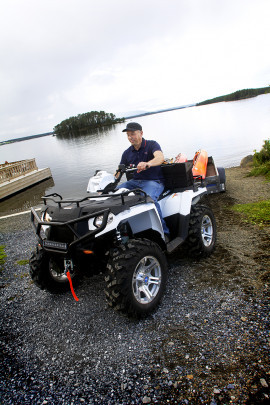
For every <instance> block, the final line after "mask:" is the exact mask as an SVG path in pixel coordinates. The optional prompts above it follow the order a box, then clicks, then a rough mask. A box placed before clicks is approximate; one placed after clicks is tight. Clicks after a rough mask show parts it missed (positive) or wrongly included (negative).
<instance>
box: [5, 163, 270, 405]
mask: <svg viewBox="0 0 270 405" xmlns="http://www.w3.org/2000/svg"><path fill="white" fill-rule="evenodd" d="M245 175H246V169H243V168H240V167H239V168H231V169H227V170H226V176H227V191H226V193H223V194H218V195H212V196H209V197H208V203H209V205H210V206H211V207H212V209H213V211H214V214H215V217H216V221H217V230H218V241H217V247H216V249H215V251H214V253H213V254H212V256H211V257H209V258H207V259H204V260H201V261H195V260H191V259H188V258H187V257H186V256H185V255H184V254H183V251H182V250H181V249H179V250H177V251H176V252H174V253H173V254H172V255H171V256H168V263H169V277H168V285H167V290H166V294H165V296H164V298H163V300H162V303H161V305H160V306H159V308H158V309H157V310H156V311H155V313H153V314H152V315H151V316H149V317H148V318H146V319H142V320H134V319H130V318H128V317H126V316H125V315H123V314H121V313H118V312H116V311H114V310H112V309H110V308H108V306H107V304H106V300H105V296H104V292H103V288H104V281H103V276H102V274H99V275H96V276H94V277H92V278H90V277H89V278H88V277H86V276H85V277H84V279H83V280H81V283H80V284H79V286H78V287H77V288H76V295H77V296H78V298H79V301H78V302H76V301H75V300H74V299H73V297H72V294H71V293H70V292H68V293H66V294H63V295H51V294H49V293H47V292H44V291H41V290H40V289H39V288H37V287H36V286H35V285H34V284H33V283H32V281H31V279H30V276H29V267H28V264H25V262H23V261H25V260H28V259H29V256H30V253H31V251H32V250H33V248H34V246H35V244H36V239H35V236H34V231H33V229H32V226H31V224H30V215H29V214H25V215H20V216H17V217H13V218H8V219H0V245H4V246H5V252H6V254H7V257H6V262H5V265H4V267H3V268H2V270H1V273H0V287H1V290H0V291H1V296H0V302H1V317H0V322H1V341H0V345H1V354H0V355H1V364H0V375H1V378H0V380H1V381H0V395H1V399H0V403H1V404H67V405H70V404H83V403H85V404H123V405H124V404H192V405H193V404H209V405H216V404H247V405H248V404H250V405H251V404H268V403H270V389H269V388H270V367H269V363H270V361H269V354H270V326H269V286H270V283H269V275H270V267H269V246H270V229H269V227H264V228H260V227H259V226H256V225H251V224H247V223H246V222H245V221H244V220H243V217H242V216H240V214H238V213H236V212H234V211H232V210H230V207H231V206H232V205H233V204H234V203H245V202H254V201H259V200H261V199H269V198H270V185H269V183H265V182H264V179H263V178H259V177H258V178H250V177H249V178H248V177H245Z"/></svg>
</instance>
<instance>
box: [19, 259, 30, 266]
mask: <svg viewBox="0 0 270 405" xmlns="http://www.w3.org/2000/svg"><path fill="white" fill-rule="evenodd" d="M28 263H29V260H17V261H16V264H18V265H19V266H26V265H27V264H28Z"/></svg>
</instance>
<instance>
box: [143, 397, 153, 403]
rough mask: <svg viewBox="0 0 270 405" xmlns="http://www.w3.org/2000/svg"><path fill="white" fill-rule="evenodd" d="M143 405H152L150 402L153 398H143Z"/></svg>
mask: <svg viewBox="0 0 270 405" xmlns="http://www.w3.org/2000/svg"><path fill="white" fill-rule="evenodd" d="M142 401H143V404H150V402H151V398H149V397H143V400H142Z"/></svg>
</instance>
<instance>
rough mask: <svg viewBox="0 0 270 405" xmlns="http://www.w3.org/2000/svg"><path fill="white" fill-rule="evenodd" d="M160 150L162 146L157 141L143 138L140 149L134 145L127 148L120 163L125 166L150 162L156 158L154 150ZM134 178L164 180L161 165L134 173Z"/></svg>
mask: <svg viewBox="0 0 270 405" xmlns="http://www.w3.org/2000/svg"><path fill="white" fill-rule="evenodd" d="M158 150H160V151H161V147H160V146H159V144H158V143H157V142H156V141H148V140H145V139H144V138H142V144H141V146H140V149H139V150H136V149H135V148H134V146H133V145H131V146H130V147H129V148H128V149H126V150H125V151H124V153H123V155H122V159H121V162H120V164H124V165H125V166H129V165H135V166H137V165H138V163H140V162H149V160H152V159H154V152H156V151H158ZM133 179H134V180H160V181H163V180H164V177H163V174H162V170H161V167H160V166H154V167H150V168H149V169H147V170H143V171H142V172H140V173H137V172H135V173H134V177H133Z"/></svg>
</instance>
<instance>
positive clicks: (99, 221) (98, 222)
mask: <svg viewBox="0 0 270 405" xmlns="http://www.w3.org/2000/svg"><path fill="white" fill-rule="evenodd" d="M103 218H104V215H100V216H98V217H96V218H95V220H94V225H95V226H96V227H97V228H100V227H101V225H102V222H103ZM113 219H114V215H113V214H112V213H111V212H110V214H109V216H108V219H107V225H109V224H111V223H112V221H113Z"/></svg>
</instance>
